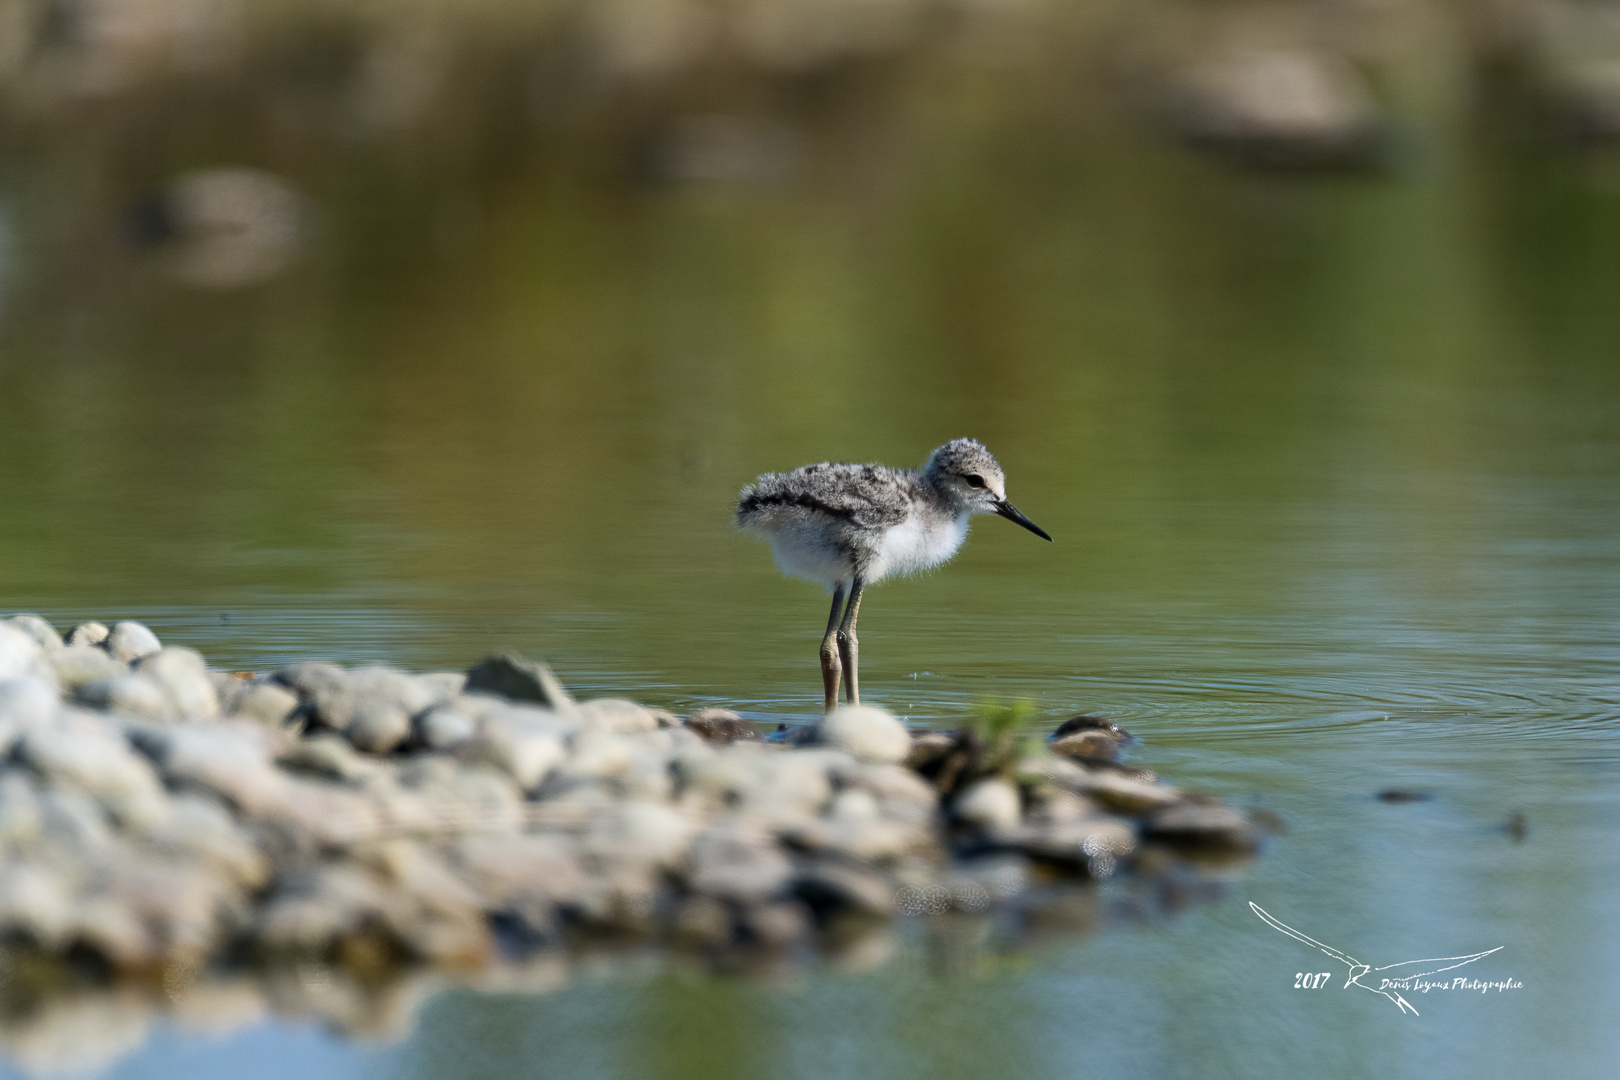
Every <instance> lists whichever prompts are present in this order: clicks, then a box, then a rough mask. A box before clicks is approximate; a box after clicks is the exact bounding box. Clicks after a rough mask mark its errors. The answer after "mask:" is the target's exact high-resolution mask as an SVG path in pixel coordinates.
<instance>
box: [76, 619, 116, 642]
mask: <svg viewBox="0 0 1620 1080" xmlns="http://www.w3.org/2000/svg"><path fill="white" fill-rule="evenodd" d="M109 633H111V631H109V630H108V629H107V628H106V627H105V626H103V625H102V624H101V623H98V622H84V623H80V624H79V625H77V626H75V627H74V628H73V629H71V630H69V631H68V632H67V644H69V645H100V644H102V643H103V642H105V641H106V640H107V635H108V634H109Z"/></svg>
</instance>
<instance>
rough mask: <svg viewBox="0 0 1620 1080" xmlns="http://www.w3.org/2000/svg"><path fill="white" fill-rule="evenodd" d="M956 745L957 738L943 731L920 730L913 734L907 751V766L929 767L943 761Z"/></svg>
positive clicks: (916, 767)
mask: <svg viewBox="0 0 1620 1080" xmlns="http://www.w3.org/2000/svg"><path fill="white" fill-rule="evenodd" d="M955 746H956V738H955V736H952V735H947V734H945V733H944V732H942V731H918V732H915V733H913V734H912V736H911V749H910V750H909V751H907V753H906V767H907V768H910V769H927V768H928V767H930V766H932V765H935V764H937V763H939V762H940V761H943V760H944V758H945V755H946V754H949V753H950V752H951V749H952V748H953V747H955Z"/></svg>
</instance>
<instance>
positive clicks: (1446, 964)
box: [1373, 945, 1506, 979]
mask: <svg viewBox="0 0 1620 1080" xmlns="http://www.w3.org/2000/svg"><path fill="white" fill-rule="evenodd" d="M1504 948H1506V946H1505V945H1498V946H1497V947H1496V948H1494V949H1486V950H1485V951H1484V952H1477V953H1473V954H1471V955H1468V956H1436V957H1433V958H1431V959H1428V960H1402V961H1401V962H1400V963H1398V964H1385V965H1384V966H1383V967H1381V968H1374V969H1373V970H1374V971H1394V970H1395V969H1396V968H1406V967H1411V966H1412V965H1414V964H1422V965H1424V970H1422V971H1404V972H1401V973H1400V974H1399V975H1398V976H1397V978H1401V979H1421V978H1423V977H1424V976H1425V975H1438V974H1440V972H1442V971H1450V970H1451V969H1452V968H1460V967H1462V966H1463V965H1464V964H1472V963H1473V962H1474V961H1475V960H1479V959H1482V958H1484V957H1487V956H1489V955H1491V953H1493V952H1501V951H1502V950H1503V949H1504ZM1430 964H1439V965H1440V966H1439V967H1429V966H1428V965H1430Z"/></svg>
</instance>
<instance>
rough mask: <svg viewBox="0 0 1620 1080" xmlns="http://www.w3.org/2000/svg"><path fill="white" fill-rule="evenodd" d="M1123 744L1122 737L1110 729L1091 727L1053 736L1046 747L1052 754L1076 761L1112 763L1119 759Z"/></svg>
mask: <svg viewBox="0 0 1620 1080" xmlns="http://www.w3.org/2000/svg"><path fill="white" fill-rule="evenodd" d="M1124 745H1125V740H1124V738H1123V737H1121V736H1119V735H1116V734H1114V733H1113V732H1110V731H1103V730H1100V729H1092V730H1088V731H1075V732H1073V733H1071V734H1068V735H1064V736H1062V737H1061V738H1054V739H1053V740H1052V741H1051V743H1050V744H1048V748H1049V749H1050V750H1051V751H1052V753H1054V754H1059V755H1061V756H1063V757H1066V758H1073V759H1075V760H1076V761H1094V762H1101V763H1103V764H1108V765H1112V764H1113V763H1115V762H1117V761H1118V760H1119V752H1120V749H1121V748H1122V747H1123V746H1124Z"/></svg>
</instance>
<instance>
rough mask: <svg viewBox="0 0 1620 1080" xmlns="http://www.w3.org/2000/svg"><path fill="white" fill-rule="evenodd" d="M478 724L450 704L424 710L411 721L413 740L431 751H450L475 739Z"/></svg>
mask: <svg viewBox="0 0 1620 1080" xmlns="http://www.w3.org/2000/svg"><path fill="white" fill-rule="evenodd" d="M477 727H478V724H477V721H475V720H474V719H473V718H472V717H470V716H468V715H467V714H466V713H464V712H462V711H461V710H459V709H457V708H456V707H455V706H454V705H451V704H449V703H444V704H439V705H434V706H432V707H431V708H428V709H425V710H423V711H422V712H421V713H418V714H417V716H416V717H415V718H414V719H413V720H412V721H411V730H412V738H413V739H414V740H415V741H416V743H417V744H418V745H419V746H423V747H425V748H427V749H429V750H449V749H452V748H453V747H456V746H459V745H460V744H462V743H464V742H466V741H467V740H468V739H470V738H472V737H473V733H474V732H475V731H476V730H477Z"/></svg>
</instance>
